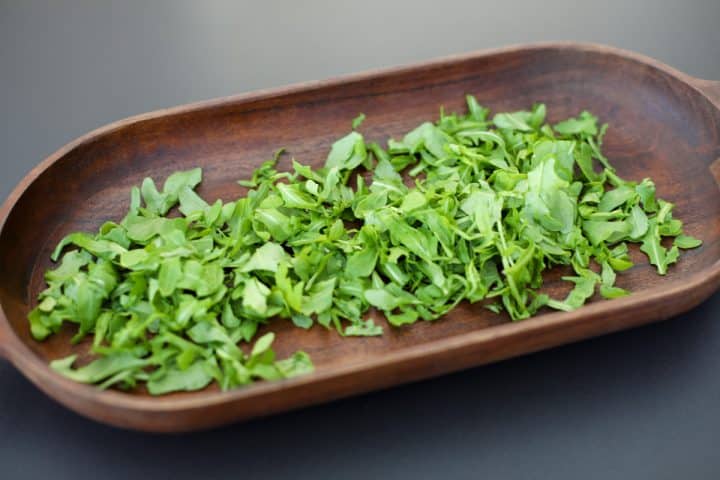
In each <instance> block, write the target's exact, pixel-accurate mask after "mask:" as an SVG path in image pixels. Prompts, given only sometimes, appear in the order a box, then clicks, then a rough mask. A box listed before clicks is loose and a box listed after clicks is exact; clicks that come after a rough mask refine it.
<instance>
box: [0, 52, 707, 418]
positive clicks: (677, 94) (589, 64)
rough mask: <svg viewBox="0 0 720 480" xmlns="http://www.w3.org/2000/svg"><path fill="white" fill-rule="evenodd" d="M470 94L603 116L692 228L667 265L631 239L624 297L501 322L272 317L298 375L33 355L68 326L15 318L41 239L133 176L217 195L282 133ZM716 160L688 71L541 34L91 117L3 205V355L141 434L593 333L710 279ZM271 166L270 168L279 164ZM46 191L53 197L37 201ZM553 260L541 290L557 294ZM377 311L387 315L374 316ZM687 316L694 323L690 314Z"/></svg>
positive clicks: (626, 170)
mask: <svg viewBox="0 0 720 480" xmlns="http://www.w3.org/2000/svg"><path fill="white" fill-rule="evenodd" d="M466 93H472V94H474V95H476V96H477V98H478V100H479V101H480V103H482V104H485V105H486V106H488V107H491V108H492V109H493V110H495V111H498V110H514V109H521V108H527V107H529V106H530V105H532V103H534V102H536V101H542V102H545V103H546V104H547V106H548V112H549V120H550V121H558V120H560V119H562V118H566V117H568V116H574V115H577V114H578V113H579V112H580V111H581V110H583V109H588V110H591V111H592V112H593V113H595V114H596V115H598V116H599V117H600V118H601V120H602V121H606V122H609V123H610V129H609V130H608V134H607V136H606V139H605V146H604V149H605V152H606V154H607V156H608V157H609V158H610V159H611V161H612V162H613V163H614V165H615V166H616V167H617V169H618V171H619V173H620V174H621V175H623V176H624V177H627V178H630V179H636V180H640V179H642V178H644V177H647V176H649V177H652V178H653V179H654V180H655V182H656V184H657V187H658V191H659V194H660V196H662V197H663V198H667V199H669V200H671V201H673V202H675V203H676V205H677V207H676V212H677V216H678V217H679V218H681V219H683V220H684V221H685V224H686V229H687V231H688V233H689V234H691V235H694V236H697V237H699V238H701V239H702V240H704V244H703V246H702V247H701V248H699V249H696V250H693V251H689V252H687V253H685V254H684V255H683V256H682V258H681V260H680V262H679V263H678V264H677V265H676V266H673V267H671V271H670V273H669V274H668V275H667V276H666V277H660V276H658V275H656V273H655V270H654V268H652V267H650V266H648V265H647V263H646V261H645V259H644V257H643V256H642V255H641V254H640V253H639V251H637V249H634V250H633V251H632V255H633V257H634V258H635V259H636V260H637V261H638V264H637V265H636V266H635V267H634V268H632V269H631V270H629V271H628V272H625V273H623V274H620V275H618V285H619V286H620V287H624V288H628V289H630V290H632V291H633V292H634V293H633V295H631V296H630V297H627V298H622V299H617V300H612V301H601V300H598V299H595V300H594V301H593V302H591V303H590V304H588V305H587V306H585V307H583V308H581V309H579V310H577V311H575V312H569V313H565V312H550V311H548V312H544V313H542V314H541V315H539V316H537V317H535V318H532V319H529V320H526V321H523V322H517V323H513V322H510V321H509V319H508V318H507V317H506V316H504V315H495V314H492V313H491V312H489V311H486V310H484V309H482V308H481V307H479V306H472V305H469V304H461V305H460V306H459V307H458V308H457V309H455V310H454V311H453V312H451V313H450V314H448V315H447V316H445V317H444V318H442V319H440V320H438V321H436V322H426V323H418V324H415V325H412V326H409V327H407V328H400V329H390V328H386V334H385V335H384V336H382V337H377V338H359V339H342V338H340V337H339V336H338V335H337V334H336V333H334V332H331V331H326V330H323V329H321V328H317V327H316V328H313V329H311V330H310V331H303V330H300V329H297V328H294V327H293V326H292V325H291V324H290V323H289V322H282V321H278V322H275V323H274V324H273V325H271V328H272V330H273V331H276V332H277V342H276V346H277V350H278V353H279V355H286V354H288V353H290V352H292V351H294V350H296V349H298V348H302V349H303V350H305V351H307V352H308V353H309V354H310V355H311V356H312V358H313V360H314V362H315V364H316V366H317V371H316V372H315V373H314V374H312V375H309V376H306V377H302V378H296V379H291V380H285V381H280V382H261V383H258V384H256V385H253V386H250V387H247V388H241V389H236V390H233V391H230V392H220V391H218V390H217V388H216V387H210V388H208V389H206V390H204V391H202V392H194V393H183V394H173V395H168V396H164V397H159V398H153V397H150V396H148V395H146V394H145V393H144V392H143V391H136V392H133V393H122V392H118V391H105V392H102V391H99V390H97V389H95V388H94V387H90V386H85V385H78V384H76V383H74V382H72V381H69V380H67V379H65V378H62V377H60V376H58V375H56V374H55V373H53V372H52V371H51V370H50V369H49V368H48V367H47V362H48V361H49V360H51V359H55V358H58V357H61V356H64V355H67V354H69V353H71V352H74V353H80V354H83V353H85V352H86V351H87V349H88V345H87V344H80V345H76V346H71V345H70V343H69V342H68V339H69V338H70V336H71V335H72V333H73V332H72V331H71V329H70V328H68V329H66V330H64V331H63V332H61V334H60V335H58V336H55V337H53V338H51V339H49V340H48V341H45V342H42V343H39V342H35V341H34V340H32V338H31V337H30V332H29V329H28V325H27V320H26V315H27V312H28V311H29V309H30V308H32V307H33V305H34V299H35V297H36V295H37V293H38V292H39V291H40V290H41V289H42V288H43V278H42V273H43V272H44V271H45V270H46V269H47V268H48V267H50V266H51V262H50V261H49V253H50V251H51V249H52V247H53V246H54V245H55V243H56V242H57V241H58V240H59V239H60V238H62V236H64V235H65V234H66V233H68V232H70V231H74V230H95V229H96V228H97V227H98V226H99V225H100V224H101V223H102V222H103V220H105V219H112V218H114V219H117V218H121V217H122V215H123V214H124V213H125V211H126V210H127V206H128V199H129V190H130V187H131V186H132V185H136V184H139V183H140V182H141V180H142V178H143V177H145V176H153V177H155V178H156V179H162V178H164V177H165V176H166V175H168V174H169V173H171V172H172V171H175V170H178V169H185V168H190V167H193V166H201V167H203V169H204V173H205V175H204V177H205V180H204V182H203V184H202V185H201V187H200V189H199V192H200V194H201V195H203V196H204V197H205V198H207V199H208V200H210V201H213V200H214V199H215V198H221V199H223V200H230V199H233V198H235V197H237V196H238V195H240V194H241V193H242V190H241V189H240V188H239V187H238V186H237V184H236V183H235V181H236V180H237V179H239V178H247V177H248V176H249V174H250V172H251V171H252V170H253V169H254V168H255V167H257V166H258V165H259V164H260V163H261V162H262V161H263V160H265V159H267V158H268V157H269V156H271V154H272V152H273V151H274V150H275V149H276V148H278V147H280V146H285V147H286V148H287V149H288V151H289V152H290V153H291V154H292V156H294V157H295V158H297V159H299V160H301V161H302V162H303V163H309V164H312V165H315V166H318V165H320V164H322V162H323V161H324V159H325V156H326V155H327V151H328V149H329V146H330V144H331V143H332V141H333V140H334V139H335V138H337V137H338V136H340V135H342V134H344V133H345V132H346V131H347V130H348V128H349V123H350V120H351V119H352V118H353V117H354V116H355V115H357V113H359V112H361V111H362V112H364V113H365V114H366V115H367V120H366V121H365V123H364V124H363V128H362V130H363V133H364V134H365V135H366V137H368V138H369V139H370V140H377V141H382V142H384V141H386V140H387V138H388V137H389V136H394V137H396V138H397V137H398V136H400V135H401V134H403V133H404V132H405V131H407V130H409V129H410V128H412V127H413V126H415V125H417V124H418V123H420V122H422V121H425V120H428V119H433V118H435V117H436V116H437V112H438V109H439V108H440V106H441V105H443V106H444V107H445V109H446V111H447V110H460V109H462V108H463V106H462V105H463V96H464V94H466ZM719 157H720V84H718V83H717V82H711V81H707V80H699V79H695V78H692V77H689V76H687V75H685V74H683V73H681V72H678V71H676V70H673V69H672V68H670V67H667V66H665V65H663V64H661V63H659V62H657V61H655V60H652V59H649V58H647V57H644V56H641V55H637V54H634V53H630V52H625V51H621V50H617V49H614V48H609V47H601V46H595V45H579V44H541V45H531V46H525V47H522V46H520V47H510V48H504V49H499V50H493V51H489V52H479V53H472V54H467V55H461V56H455V57H450V58H446V59H441V60H435V61H430V62H425V63H422V64H417V65H412V66H408V67H399V68H393V69H389V70H381V71H374V72H368V73H361V74H357V75H351V76H348V77H343V78H340V79H335V80H328V81H323V82H312V83H308V84H303V85H298V86H291V87H285V88H281V89H275V90H269V91H262V92H256V93H250V94H245V95H240V96H236V97H230V98H226V99H220V100H213V101H209V102H202V103H198V104H193V105H188V106H183V107H178V108H173V109H168V110H164V111H159V112H153V113H149V114H145V115H141V116H139V117H134V118H130V119H127V120H122V121H120V122H116V123H114V124H111V125H109V126H106V127H103V128H101V129H99V130H96V131H95V132H91V133H89V134H88V135H86V136H84V137H82V138H80V139H78V140H76V141H74V142H72V143H70V144H68V145H67V146H65V147H63V148H61V149H60V150H59V151H57V152H56V153H54V154H53V155H51V156H50V157H49V158H47V159H46V160H44V161H43V162H42V163H41V164H40V165H39V166H38V167H37V168H35V169H34V170H33V171H31V172H30V173H29V174H28V176H27V177H25V178H24V179H23V180H22V181H21V183H20V184H19V185H18V187H17V188H16V189H15V190H14V191H13V192H12V193H11V195H10V197H9V198H8V199H7V200H6V202H5V203H4V205H3V207H2V209H1V210H0V229H1V230H0V271H2V272H3V274H4V275H3V276H2V278H1V279H0V353H2V354H3V355H6V356H7V357H8V358H9V360H10V361H11V362H12V363H13V364H14V365H15V366H16V367H17V368H18V369H19V370H20V371H21V372H23V374H25V375H26V376H27V377H28V378H30V380H31V381H33V382H34V383H35V384H36V385H37V386H38V387H39V388H41V389H42V390H43V391H45V392H47V393H48V394H49V395H51V396H52V397H54V398H56V399H57V400H59V401H60V402H62V403H63V404H65V405H67V406H68V407H70V408H72V409H74V410H75V411H77V412H79V413H82V414H83V415H86V416H89V417H91V418H95V419H97V420H100V421H103V422H106V423H110V424H113V425H118V426H121V427H126V428H134V429H141V430H149V431H183V430H191V429H198V428H206V427H210V426H214V425H220V424H224V423H227V422H230V421H237V420H241V419H247V418H252V417H257V416H262V415H268V414H271V413H274V412H279V411H284V410H288V409H292V408H298V407H302V406H304V405H309V404H314V403H319V402H324V401H328V400H332V399H335V398H340V397H343V396H347V395H352V394H357V393H360V392H366V391H370V390H374V389H378V388H385V387H389V386H392V385H397V384H399V383H403V382H409V381H413V380H418V379H422V378H428V377H431V376H435V375H439V374H442V373H445V372H450V371H455V370H459V369H463V368H468V367H472V366H476V365H480V364H483V363H488V362H492V361H496V360H501V359H504V358H508V357H512V356H516V355H521V354H525V353H528V352H532V351H537V350H540V349H543V348H548V347H552V346H555V345H560V344H563V343H567V342H571V341H575V340H578V339H582V338H588V337H591V336H594V335H600V334H604V333H609V332H613V331H617V330H621V329H624V328H630V327H633V326H637V325H641V324H644V323H648V322H651V321H656V320H661V319H664V318H668V317H670V316H672V315H675V314H678V313H680V312H683V311H686V310H688V309H689V308H692V307H693V306H695V305H697V304H698V303H699V302H701V301H702V300H703V299H705V298H706V297H707V296H708V295H710V294H711V293H712V292H713V291H715V289H716V288H717V287H718V284H719V282H720V190H719V189H718V185H717V183H716V181H715V178H714V176H713V175H712V174H711V173H710V171H709V169H710V166H711V165H713V162H715V161H716V160H717V159H718V158H719ZM285 162H286V163H284V164H283V163H281V165H280V168H284V167H287V166H288V164H287V163H288V162H287V161H285ZM48 199H51V200H52V201H48ZM561 274H562V272H561V271H559V270H557V271H551V272H549V274H548V276H547V277H546V279H547V289H548V291H549V293H550V294H552V295H557V296H559V295H562V294H564V292H565V289H566V288H567V285H564V283H563V282H559V281H558V279H559V276H560V275H561ZM377 320H378V321H379V322H383V321H384V320H383V319H381V318H378V319H377ZM688 327H690V328H691V326H688Z"/></svg>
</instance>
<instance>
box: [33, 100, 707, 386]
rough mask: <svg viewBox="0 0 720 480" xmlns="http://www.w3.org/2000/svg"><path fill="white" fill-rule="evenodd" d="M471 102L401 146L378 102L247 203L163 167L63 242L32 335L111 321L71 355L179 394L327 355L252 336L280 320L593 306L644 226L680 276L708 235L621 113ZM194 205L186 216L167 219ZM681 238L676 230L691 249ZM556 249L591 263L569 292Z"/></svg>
mask: <svg viewBox="0 0 720 480" xmlns="http://www.w3.org/2000/svg"><path fill="white" fill-rule="evenodd" d="M467 105H468V113H467V114H465V115H457V114H450V115H446V114H444V113H441V116H440V119H439V120H438V122H437V123H435V124H433V123H423V124H422V125H420V126H418V127H417V128H416V129H414V130H413V131H411V132H409V133H408V134H407V135H405V137H404V138H403V139H402V140H400V141H396V140H392V139H391V140H389V142H388V145H387V149H383V148H382V147H381V146H379V145H378V144H376V143H368V142H366V141H365V139H364V138H363V136H362V134H361V133H359V132H358V131H357V128H358V127H359V126H360V124H361V123H362V120H363V118H364V116H362V115H361V116H360V117H358V118H357V119H356V120H355V121H354V122H353V131H351V132H350V133H349V134H348V135H346V136H345V137H343V138H341V139H339V140H338V141H336V142H335V143H334V144H333V145H332V148H331V150H330V153H329V155H328V157H327V161H326V163H325V166H324V167H323V168H320V169H312V168H310V167H308V166H305V165H302V164H300V163H298V162H296V161H295V160H293V161H292V167H293V171H292V172H278V171H277V170H276V168H275V165H276V162H277V160H278V156H279V154H280V152H278V154H277V155H276V156H275V158H274V159H273V160H270V161H267V162H265V163H264V164H263V165H262V166H261V167H260V168H259V169H257V170H256V171H255V172H254V174H253V177H252V179H251V180H249V181H244V182H240V183H241V184H242V185H244V186H246V187H249V188H250V190H249V191H248V194H247V195H246V196H244V197H241V198H238V199H237V200H235V201H232V202H227V203H223V202H222V201H220V200H218V201H216V202H215V203H214V204H212V205H209V204H208V203H206V202H205V201H204V200H203V199H202V198H200V197H199V196H198V195H197V194H196V193H195V191H194V188H195V187H196V186H197V185H198V184H199V183H200V181H201V171H200V170H199V169H194V170H190V171H186V172H178V173H175V174H173V175H171V176H170V177H169V178H168V179H167V180H166V181H165V184H164V185H163V189H162V191H160V190H158V188H157V186H156V185H155V183H154V182H153V180H151V179H149V178H146V179H145V180H144V182H143V184H142V186H141V187H140V188H139V189H138V188H134V189H133V190H132V195H131V204H130V211H129V213H128V214H127V216H126V217H125V218H124V219H123V220H122V221H121V222H120V223H114V222H107V223H105V224H104V225H103V226H102V227H100V230H99V232H98V233H97V234H96V235H89V234H86V233H73V234H70V235H68V236H67V237H66V238H65V239H63V240H62V242H61V243H60V244H59V245H58V247H57V249H56V250H55V253H54V254H53V260H57V259H58V258H60V255H61V253H62V252H63V251H64V250H65V247H67V246H70V245H73V246H75V247H77V248H76V249H73V250H70V251H67V253H65V254H64V255H63V257H62V262H61V264H60V266H59V267H58V268H57V269H55V270H52V271H48V272H47V273H46V280H47V283H48V288H47V290H45V291H43V292H42V293H41V294H40V296H39V304H38V306H37V308H36V309H35V310H33V311H32V312H31V313H30V316H29V320H30V324H31V329H32V333H33V335H34V336H35V338H37V339H39V340H41V339H44V338H46V337H48V336H49V335H51V334H53V333H55V332H57V331H58V330H59V329H60V327H61V325H62V324H63V323H64V322H73V323H76V324H77V325H78V332H77V335H76V336H75V338H74V339H73V341H76V342H77V341H80V340H82V339H83V338H85V337H86V335H91V334H92V335H93V344H92V345H93V346H92V352H93V353H94V354H96V355H97V356H98V358H97V359H96V360H94V361H92V362H91V363H89V364H88V365H85V366H82V367H80V368H74V367H73V365H74V363H75V361H76V357H75V356H71V357H68V358H66V359H63V360H59V361H56V362H54V363H53V368H55V369H56V370H58V371H59V372H61V373H63V374H64V375H67V376H68V377H70V378H72V379H74V380H77V381H80V382H86V383H97V384H100V385H101V386H102V387H108V386H111V385H117V386H120V387H124V388H129V387H133V386H135V385H136V384H138V382H146V386H147V388H148V390H149V392H150V393H152V394H162V393H166V392H171V391H178V390H195V389H200V388H203V387H205V386H206V385H208V384H209V383H210V382H211V381H212V380H213V379H214V380H216V381H217V382H218V383H219V385H220V386H221V388H223V389H227V388H231V387H235V386H237V385H242V384H246V383H249V382H251V381H252V380H253V379H258V378H259V379H278V378H286V377H291V376H294V375H298V374H302V373H306V372H309V371H311V370H312V368H313V367H312V363H311V362H310V359H309V358H308V356H307V355H306V354H304V353H303V352H298V353H296V354H294V355H293V356H291V357H290V358H288V359H284V360H279V361H277V360H276V359H275V355H274V354H273V351H272V350H271V343H272V340H273V336H272V334H266V335H265V336H263V337H261V338H260V339H259V340H257V342H256V343H255V345H254V347H253V349H252V351H251V353H249V354H246V353H244V351H243V350H242V349H241V348H240V347H239V346H238V344H239V343H240V342H251V341H252V339H253V338H254V336H255V333H256V331H257V328H258V326H259V325H262V324H266V323H268V322H269V321H270V319H273V318H278V319H289V320H290V321H292V322H293V323H294V324H295V325H296V326H298V327H300V328H305V329H307V328H310V327H311V326H313V324H314V323H319V324H320V325H322V326H324V327H334V328H335V329H337V331H338V332H339V333H340V334H341V335H345V336H372V335H381V334H382V331H383V329H382V326H381V325H378V324H376V323H375V322H374V321H373V320H372V319H369V318H367V316H366V315H365V314H366V313H367V311H368V309H369V308H370V307H375V308H377V309H379V310H381V311H382V312H383V313H384V315H385V317H386V318H387V321H388V322H389V323H390V324H391V325H394V326H400V325H405V324H411V323H414V322H416V321H417V320H419V319H422V320H433V319H436V318H438V317H439V316H441V315H443V314H445V313H447V312H448V311H449V310H451V309H452V308H453V307H454V306H455V305H457V304H458V303H459V302H461V301H463V300H468V301H470V302H479V301H483V303H484V306H485V307H486V308H489V309H490V310H492V311H494V312H500V311H502V310H504V311H506V312H507V313H508V314H509V315H510V317H511V318H512V319H514V320H519V319H523V318H527V317H529V316H531V315H533V314H534V313H535V312H537V311H538V310H539V309H540V308H542V307H550V308H553V309H557V310H565V311H569V310H573V309H576V308H578V307H580V306H581V305H583V304H584V303H585V302H586V301H587V299H589V298H590V297H592V296H593V295H594V294H595V292H596V290H599V293H600V294H601V295H602V296H603V297H605V298H615V297H619V296H623V295H626V294H627V293H628V292H627V291H625V290H623V289H621V288H619V287H617V286H615V279H616V272H618V271H622V270H626V269H628V268H630V267H631V266H632V265H633V263H632V262H631V260H630V257H629V255H628V242H637V243H640V244H641V247H640V249H641V250H642V251H643V252H645V253H646V254H647V256H648V258H649V260H650V262H651V263H652V264H653V265H655V266H656V267H657V271H658V273H659V274H661V275H664V274H665V273H666V272H667V269H668V266H669V265H671V264H672V263H674V262H676V261H677V260H678V256H679V250H678V249H679V248H694V247H697V246H699V245H700V243H701V242H700V241H699V240H697V239H694V238H692V237H689V236H686V235H683V234H682V222H681V221H680V220H678V219H676V218H673V215H672V209H673V205H672V204H671V203H669V202H666V201H664V200H661V199H658V198H656V196H655V185H654V184H653V182H652V181H651V180H650V179H644V180H642V181H641V182H632V181H626V180H623V179H621V178H620V177H618V176H617V174H616V173H615V170H614V169H613V168H612V167H611V166H610V164H609V163H608V161H607V159H606V158H605V157H604V156H603V154H602V153H601V144H602V137H603V135H604V133H605V130H606V126H605V125H603V126H602V127H598V124H597V119H596V118H595V117H594V116H593V115H591V114H590V113H588V112H583V113H581V114H580V116H578V117H577V118H571V119H568V120H565V121H563V122H560V123H558V124H556V125H554V126H551V125H549V124H548V123H546V122H545V106H544V105H542V104H537V105H535V106H534V107H533V108H532V110H531V111H518V112H509V113H498V114H496V115H494V116H493V117H492V118H491V117H490V116H489V111H488V109H486V108H483V107H481V106H480V105H478V103H477V102H476V100H475V98H474V97H472V96H468V97H467ZM401 172H402V173H406V175H405V178H406V179H414V183H413V184H412V185H411V186H407V184H406V182H405V181H404V180H403V178H404V177H403V175H401ZM408 183H410V182H409V181H408ZM176 205H178V206H179V212H180V214H181V216H171V217H168V216H167V214H168V212H170V211H171V209H172V208H173V207H174V206H176ZM662 237H675V239H674V242H673V245H672V247H670V248H669V249H668V248H667V247H666V246H664V245H663V244H662V242H661V240H662ZM555 265H565V266H570V267H572V270H573V271H574V275H572V276H566V277H563V279H564V280H566V281H567V282H569V283H570V284H571V285H572V289H571V290H570V293H569V294H568V295H567V297H566V298H560V299H554V298H549V297H548V295H546V294H544V293H542V292H541V290H540V288H541V286H542V284H543V278H542V273H543V271H545V270H547V269H549V268H551V267H553V266H555Z"/></svg>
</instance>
